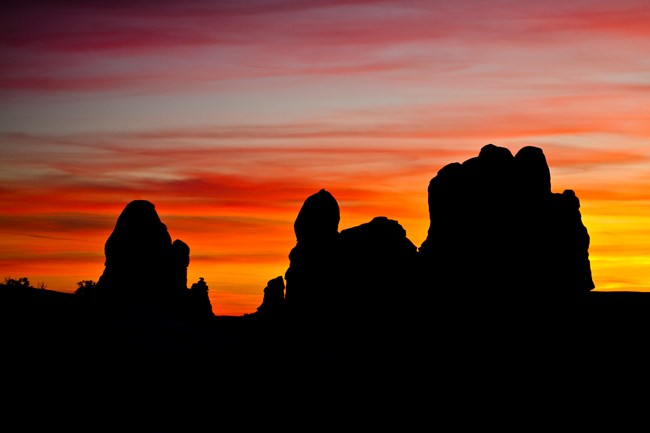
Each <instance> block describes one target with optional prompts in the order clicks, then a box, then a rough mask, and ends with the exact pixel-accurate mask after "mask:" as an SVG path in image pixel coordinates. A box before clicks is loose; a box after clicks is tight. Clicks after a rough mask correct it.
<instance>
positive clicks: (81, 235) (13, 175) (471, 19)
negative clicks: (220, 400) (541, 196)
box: [0, 0, 650, 315]
mask: <svg viewBox="0 0 650 433" xmlns="http://www.w3.org/2000/svg"><path fill="white" fill-rule="evenodd" d="M87 3H88V2H81V1H78V2H76V1H70V2H65V4H63V5H57V6H53V5H52V4H50V3H48V2H30V1H26V2H20V3H19V4H16V5H13V6H9V7H7V10H6V11H5V12H4V14H3V16H2V17H0V23H1V24H2V25H1V26H0V35H1V36H0V155H1V156H0V166H1V170H0V179H1V183H0V211H1V212H0V277H15V278H18V277H22V276H27V277H29V279H30V281H32V283H34V284H36V283H38V282H43V283H45V284H46V285H47V287H48V288H50V289H54V290H61V291H69V292H71V291H74V290H75V288H76V282H77V281H80V280H82V279H92V280H95V281H96V280H97V279H98V278H99V276H100V275H101V273H102V271H103V260H104V256H103V246H104V242H105V240H106V238H107V237H108V236H109V235H110V233H111V231H112V229H113V226H114V224H115V221H116V219H117V216H118V215H119V214H120V212H121V211H122V209H123V208H124V206H125V205H126V203H128V202H129V201H131V200H134V199H146V200H150V201H152V202H153V203H154V204H155V205H156V208H157V210H158V213H159V215H160V217H161V219H162V220H163V222H164V223H165V224H166V225H167V227H168V230H169V232H170V235H171V236H172V239H182V240H183V241H185V242H186V243H188V244H189V246H190V248H191V255H190V257H191V262H190V266H189V269H188V277H189V281H190V283H191V282H194V281H196V280H198V278H199V277H204V278H205V279H206V282H207V283H208V285H209V288H210V290H209V295H210V297H211V302H212V305H213V310H214V312H215V313H216V314H224V315H225V314H228V315H231V314H232V315H240V314H244V313H249V312H253V311H255V309H256V308H257V307H258V306H259V304H260V303H261V300H262V297H263V293H262V290H263V289H264V286H265V285H266V282H267V281H268V280H270V279H271V278H274V277H276V276H278V275H284V272H285V271H286V269H287V267H288V265H289V261H288V254H289V251H290V250H291V248H292V247H293V246H294V245H295V236H294V234H293V221H294V219H295V217H296V215H297V213H298V210H299V209H300V206H301V205H302V203H303V201H304V200H305V199H306V198H307V197H308V196H309V195H311V194H313V193H315V192H317V191H318V190H319V189H320V188H325V189H327V190H329V191H330V192H331V193H332V194H333V195H334V196H335V197H336V199H337V200H338V202H339V206H340V208H341V224H340V229H345V228H348V227H352V226H354V225H357V224H360V223H363V222H367V221H370V220H371V219H372V218H373V217H374V216H379V215H384V216H388V217H389V218H392V219H396V220H398V221H399V222H400V224H402V226H403V227H404V228H405V229H406V231H407V235H408V237H409V238H410V239H411V240H412V241H413V242H414V243H415V244H416V245H418V246H419V245H420V244H421V243H422V241H423V240H424V238H425V236H426V231H427V229H428V210H427V195H426V190H427V185H428V182H429V180H430V179H431V178H432V177H433V176H434V175H435V174H436V173H437V171H438V170H439V169H440V168H441V167H442V166H443V165H445V164H448V163H450V162H455V161H463V160H465V159H467V158H469V157H472V156H475V155H477V154H478V151H479V150H480V148H481V147H482V146H483V145H485V144H487V143H493V144H495V145H498V146H504V147H508V148H509V149H510V150H511V151H512V152H513V154H514V153H516V151H517V150H519V149H520V148H521V147H523V146H527V145H534V146H539V147H541V148H542V149H543V150H544V152H545V154H546V157H547V160H548V162H549V165H550V168H551V175H552V189H553V191H554V192H562V190H563V189H567V188H570V189H573V190H574V191H575V192H576V194H577V195H578V197H579V198H580V201H581V204H582V207H581V212H582V217H583V222H584V223H585V225H586V226H587V228H588V231H589V234H590V236H591V247H590V258H591V264H592V272H593V276H594V281H595V284H596V289H597V290H642V291H646V290H650V270H649V269H650V266H649V265H650V263H649V262H650V108H649V107H650V61H649V60H648V59H649V57H648V53H650V26H648V23H649V22H650V8H649V7H648V5H647V2H646V1H625V0H621V1H617V2H611V1H577V0H566V1H548V2H532V1H531V2H527V1H492V2H483V1H479V0H475V1H455V2H446V1H445V2H442V1H427V2H425V1H413V0H404V1H399V2H398V1H370V0H366V1H320V2H319V1H316V2H314V1H310V2H307V1H247V2H229V1H224V2H209V1H207V0H206V1H186V2H172V1H161V2H158V3H157V4H156V6H155V7H151V6H145V5H144V3H139V2H133V3H132V4H131V3H122V4H119V3H118V4H117V5H116V4H115V2H108V1H107V2H105V3H104V2H91V3H92V5H88V4H87Z"/></svg>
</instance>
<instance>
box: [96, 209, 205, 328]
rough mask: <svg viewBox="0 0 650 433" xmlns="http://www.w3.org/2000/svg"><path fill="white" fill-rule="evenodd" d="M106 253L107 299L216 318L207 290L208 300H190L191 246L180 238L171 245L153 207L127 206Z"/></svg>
mask: <svg viewBox="0 0 650 433" xmlns="http://www.w3.org/2000/svg"><path fill="white" fill-rule="evenodd" d="M104 252H105V255H106V261H105V268H104V272H103V273H102V275H101V276H100V278H99V281H98V282H97V293H98V294H99V295H100V296H101V297H102V298H103V299H110V300H111V301H113V302H120V303H131V304H139V305H143V306H153V307H158V308H163V309H164V310H165V311H170V312H175V313H179V314H182V315H185V316H196V317H199V316H206V315H208V314H207V311H208V309H209V315H210V316H211V315H212V307H211V305H210V301H209V299H208V298H207V286H206V291H205V292H206V294H205V296H203V294H202V295H201V296H192V297H190V296H191V295H190V291H189V290H188V288H187V267H188V266H189V263H190V248H189V246H188V245H187V244H186V243H185V242H183V241H181V240H178V239H177V240H175V241H174V242H173V243H172V240H171V237H170V235H169V232H168V231H167V226H166V225H165V224H163V223H162V221H161V220H160V217H159V216H158V213H157V212H156V209H155V206H154V204H153V203H151V202H149V201H146V200H134V201H132V202H130V203H128V204H127V205H126V207H125V208H124V210H123V211H122V213H121V214H120V216H119V217H118V219H117V222H116V224H115V228H114V229H113V232H112V233H111V235H110V236H109V237H108V239H107V241H106V244H105V246H104ZM199 299H200V300H199Z"/></svg>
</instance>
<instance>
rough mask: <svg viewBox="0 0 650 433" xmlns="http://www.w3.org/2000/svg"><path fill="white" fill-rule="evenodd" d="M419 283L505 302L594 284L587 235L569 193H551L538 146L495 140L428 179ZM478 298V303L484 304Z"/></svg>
mask: <svg viewBox="0 0 650 433" xmlns="http://www.w3.org/2000/svg"><path fill="white" fill-rule="evenodd" d="M428 192H429V217H430V226H429V231H428V235H427V239H426V240H425V241H424V242H423V244H422V245H421V247H420V259H421V264H422V272H423V284H424V285H425V286H426V287H428V288H429V289H430V290H432V291H434V292H435V293H436V294H437V295H438V296H447V297H448V296H460V297H465V298H468V299H482V300H485V299H486V298H487V297H490V298H492V299H498V302H502V301H504V300H505V299H507V300H509V301H513V300H516V299H518V298H521V297H530V296H538V295H544V296H546V295H552V296H564V297H567V298H570V297H575V296H580V295H581V294H584V293H585V292H588V291H590V290H592V289H593V288H594V283H593V281H592V277H591V268H590V263H589V257H588V247H589V235H588V233H587V229H586V228H585V226H584V225H583V224H582V220H581V215H580V211H579V208H580V203H579V200H578V198H577V197H576V196H575V194H574V193H573V191H571V190H566V191H564V192H563V193H562V194H557V193H552V192H551V178H550V170H549V168H548V165H547V163H546V158H545V156H544V153H543V151H542V150H541V149H539V148H536V147H532V146H528V147H524V148H522V149H521V150H520V151H519V152H518V153H517V154H516V155H515V156H513V155H512V154H511V153H510V151H509V150H508V149H505V148H502V147H497V146H494V145H492V144H488V145H486V146H484V147H483V148H482V149H481V151H480V153H479V155H478V156H477V157H474V158H470V159H468V160H466V161H465V162H463V163H462V164H460V163H452V164H448V165H446V166H444V167H443V168H442V169H440V171H439V172H438V174H437V175H436V176H435V177H434V178H433V179H431V182H430V183H429V188H428ZM481 302H482V301H481Z"/></svg>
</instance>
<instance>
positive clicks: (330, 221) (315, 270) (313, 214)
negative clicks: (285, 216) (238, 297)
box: [285, 189, 341, 320]
mask: <svg viewBox="0 0 650 433" xmlns="http://www.w3.org/2000/svg"><path fill="white" fill-rule="evenodd" d="M340 218H341V217H340V213H339V205H338V203H337V201H336V199H335V198H334V197H333V196H332V194H330V193H329V192H328V191H326V190H324V189H321V190H320V191H318V192H317V193H315V194H313V195H311V196H309V197H308V198H307V199H306V200H305V202H304V203H303V205H302V207H301V209H300V211H299V212H298V217H297V218H296V221H295V223H294V232H295V233H296V246H295V247H294V248H293V249H292V250H291V252H290V253H289V261H290V264H289V268H288V269H287V271H286V273H285V279H286V294H285V298H286V303H287V309H288V311H289V313H290V314H292V315H300V316H302V318H305V319H306V318H310V319H316V320H317V319H319V318H323V317H324V316H325V315H327V313H328V311H331V309H332V308H333V306H332V305H331V304H332V302H336V300H335V299H334V297H333V293H335V292H336V290H337V283H338V282H337V278H336V273H337V264H338V258H337V248H338V240H339V231H338V226H339V221H340Z"/></svg>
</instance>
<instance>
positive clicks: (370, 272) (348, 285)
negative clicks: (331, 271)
mask: <svg viewBox="0 0 650 433" xmlns="http://www.w3.org/2000/svg"><path fill="white" fill-rule="evenodd" d="M338 257H339V266H338V271H337V276H338V285H337V287H339V290H338V291H337V293H338V295H337V297H338V298H339V302H340V304H341V305H342V306H343V307H344V310H345V311H346V314H345V316H346V317H351V318H354V317H361V318H362V319H363V320H366V319H368V318H375V319H381V318H383V317H386V316H398V315H401V314H403V313H404V312H405V310H407V309H408V307H407V306H406V304H407V303H408V302H411V300H412V299H413V297H412V296H409V294H411V295H412V294H413V293H414V292H415V291H416V287H417V286H416V284H417V281H415V280H414V272H415V270H416V269H415V264H416V258H417V247H416V246H415V244H413V242H411V241H410V240H409V239H408V238H407V237H406V230H404V228H403V227H402V226H401V225H400V224H399V223H398V222H397V221H395V220H392V219H388V218H387V217H385V216H379V217H375V218H374V219H373V220H372V221H370V222H367V223H365V224H361V225H359V226H356V227H351V228H349V229H345V230H342V231H341V235H340V242H339V251H338Z"/></svg>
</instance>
